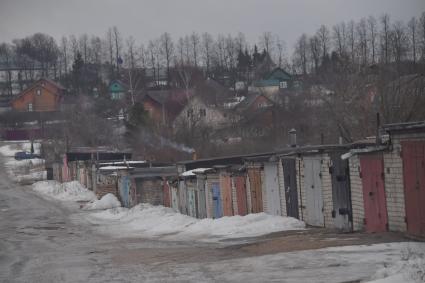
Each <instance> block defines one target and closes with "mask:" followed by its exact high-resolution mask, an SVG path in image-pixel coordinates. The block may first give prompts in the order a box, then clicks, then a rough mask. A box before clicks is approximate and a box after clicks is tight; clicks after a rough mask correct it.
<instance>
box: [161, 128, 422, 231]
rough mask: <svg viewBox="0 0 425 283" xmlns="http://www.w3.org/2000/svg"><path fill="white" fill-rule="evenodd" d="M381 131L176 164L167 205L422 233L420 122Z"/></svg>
mask: <svg viewBox="0 0 425 283" xmlns="http://www.w3.org/2000/svg"><path fill="white" fill-rule="evenodd" d="M383 129H384V130H385V132H386V134H387V135H386V136H387V137H388V138H387V141H386V142H385V143H382V144H376V143H375V142H374V141H372V142H371V141H370V140H368V141H362V142H359V143H353V144H349V145H321V146H307V147H296V148H289V149H285V150H282V151H279V152H273V153H267V154H254V155H246V156H238V157H224V158H215V159H204V160H196V161H187V162H181V163H179V164H178V165H177V167H178V171H179V173H180V174H179V182H178V186H176V187H174V188H173V187H172V186H170V188H171V189H170V190H171V191H173V190H175V192H174V193H171V194H170V195H171V197H170V199H171V201H170V204H169V206H173V207H174V208H176V209H178V210H179V211H180V212H181V213H184V214H188V215H191V216H194V217H199V218H203V217H211V218H218V217H222V216H231V215H245V214H247V213H258V212H266V213H268V214H272V215H282V216H290V217H295V218H298V219H301V220H303V221H305V222H306V223H307V224H308V225H311V226H316V227H327V228H335V229H339V230H342V231H359V230H365V231H367V232H383V231H402V232H405V231H407V232H408V233H409V234H410V235H413V236H420V237H423V236H425V124H424V123H407V124H393V125H387V126H385V127H384V128H383ZM183 192H184V193H183ZM184 194H187V195H186V196H185V195H184ZM173 196H174V198H173ZM179 197H180V198H183V199H184V201H183V202H182V201H178V198H179ZM173 203H174V205H173ZM164 204H165V205H168V203H164Z"/></svg>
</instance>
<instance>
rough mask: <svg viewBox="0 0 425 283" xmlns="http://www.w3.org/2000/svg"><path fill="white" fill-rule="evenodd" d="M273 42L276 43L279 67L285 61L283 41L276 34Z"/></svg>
mask: <svg viewBox="0 0 425 283" xmlns="http://www.w3.org/2000/svg"><path fill="white" fill-rule="evenodd" d="M274 42H275V43H276V55H277V56H276V57H277V62H278V66H279V68H282V67H283V65H284V61H285V42H284V41H283V40H282V39H280V38H279V36H278V35H276V37H275V40H274Z"/></svg>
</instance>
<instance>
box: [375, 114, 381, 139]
mask: <svg viewBox="0 0 425 283" xmlns="http://www.w3.org/2000/svg"><path fill="white" fill-rule="evenodd" d="M380 127H381V119H380V117H379V112H377V113H376V145H380V144H381V143H382V141H381V133H380V131H379V128H380Z"/></svg>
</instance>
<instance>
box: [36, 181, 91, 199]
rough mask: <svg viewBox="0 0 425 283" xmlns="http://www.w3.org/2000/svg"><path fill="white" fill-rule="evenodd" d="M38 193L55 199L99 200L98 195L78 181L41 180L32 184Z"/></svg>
mask: <svg viewBox="0 0 425 283" xmlns="http://www.w3.org/2000/svg"><path fill="white" fill-rule="evenodd" d="M32 188H33V190H34V191H36V192H37V193H39V194H41V195H43V196H45V197H47V198H50V199H55V200H60V201H73V202H88V201H94V200H97V198H96V195H95V194H94V193H93V192H92V191H89V190H87V189H86V188H85V187H84V186H82V185H81V184H80V183H79V182H78V181H71V182H66V183H59V182H57V181H40V182H37V183H35V184H33V185H32Z"/></svg>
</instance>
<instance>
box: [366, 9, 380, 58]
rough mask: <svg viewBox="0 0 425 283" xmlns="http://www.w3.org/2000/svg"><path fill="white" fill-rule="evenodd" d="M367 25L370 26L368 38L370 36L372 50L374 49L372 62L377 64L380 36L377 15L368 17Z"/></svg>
mask: <svg viewBox="0 0 425 283" xmlns="http://www.w3.org/2000/svg"><path fill="white" fill-rule="evenodd" d="M367 26H368V31H369V32H368V38H369V45H370V47H371V51H372V54H371V56H372V64H375V62H376V59H375V57H376V42H377V37H378V31H377V30H378V27H377V22H376V19H375V17H373V16H370V17H369V18H368V19H367Z"/></svg>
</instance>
